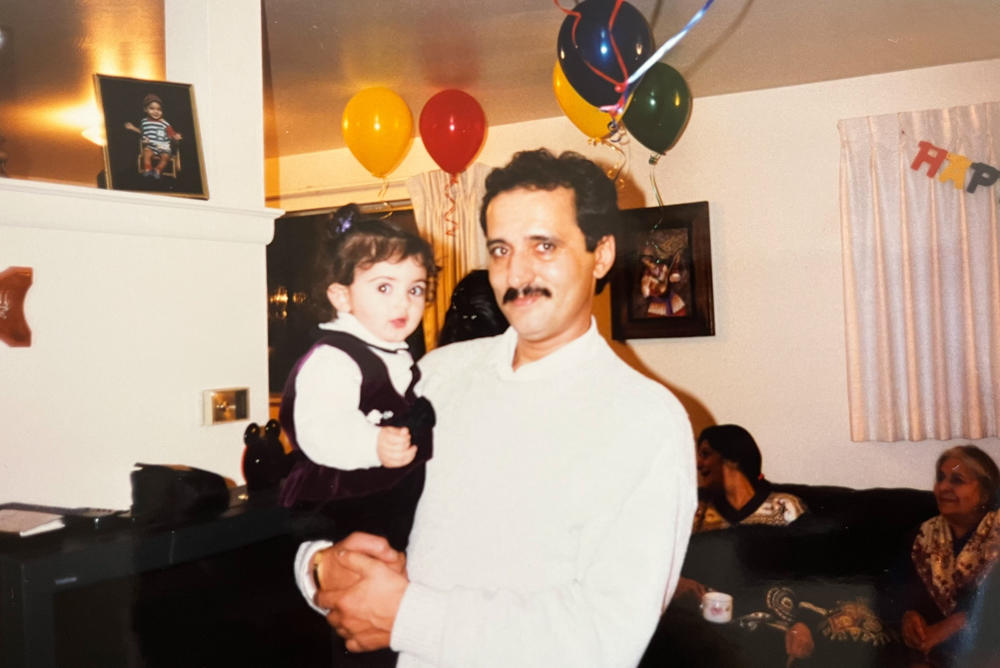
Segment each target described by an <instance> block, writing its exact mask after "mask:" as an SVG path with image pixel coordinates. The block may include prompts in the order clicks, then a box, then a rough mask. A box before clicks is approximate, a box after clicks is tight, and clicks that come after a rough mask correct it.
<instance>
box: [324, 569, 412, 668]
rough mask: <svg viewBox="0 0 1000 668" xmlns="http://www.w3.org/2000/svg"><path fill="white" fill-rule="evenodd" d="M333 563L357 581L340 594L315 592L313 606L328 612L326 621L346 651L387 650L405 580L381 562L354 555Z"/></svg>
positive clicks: (401, 574)
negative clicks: (328, 610) (341, 639)
mask: <svg viewBox="0 0 1000 668" xmlns="http://www.w3.org/2000/svg"><path fill="white" fill-rule="evenodd" d="M337 559H338V560H339V561H340V562H341V564H342V565H343V566H344V567H345V568H347V569H349V570H351V571H353V572H355V573H357V574H358V576H359V579H358V581H357V582H356V583H355V584H354V585H352V586H351V587H349V588H348V589H346V590H344V591H330V592H324V591H321V592H319V593H318V594H316V603H317V604H319V605H321V606H323V607H325V608H329V609H330V614H328V615H327V617H326V619H327V621H328V622H329V623H330V626H332V627H333V628H334V629H335V630H336V631H337V634H338V635H340V636H341V637H342V638H344V640H346V641H347V642H346V643H345V646H346V647H347V649H348V650H350V651H352V652H364V651H368V650H373V649H381V648H383V647H388V646H389V639H390V637H391V635H392V625H393V624H394V623H395V621H396V613H397V612H398V611H399V604H400V602H401V601H402V600H403V594H404V593H405V592H406V587H407V585H409V580H408V579H407V578H406V575H405V574H403V573H400V572H398V571H396V570H395V569H393V568H391V567H390V566H389V565H387V564H385V563H384V562H381V561H378V560H377V559H372V558H371V557H368V556H366V555H363V554H360V553H357V552H345V553H343V554H340V555H338V556H337Z"/></svg>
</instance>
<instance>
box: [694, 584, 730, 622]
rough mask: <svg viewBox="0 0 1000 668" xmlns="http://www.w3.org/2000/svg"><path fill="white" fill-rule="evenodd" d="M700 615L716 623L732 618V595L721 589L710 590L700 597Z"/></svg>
mask: <svg viewBox="0 0 1000 668" xmlns="http://www.w3.org/2000/svg"><path fill="white" fill-rule="evenodd" d="M701 616H702V617H704V618H705V619H707V620H708V621H710V622H715V623H716V624H725V623H726V622H729V621H732V619H733V597H732V596H730V595H729V594H723V593H722V592H721V591H710V592H707V593H706V594H705V595H704V596H702V597H701Z"/></svg>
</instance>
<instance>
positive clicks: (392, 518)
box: [278, 332, 435, 550]
mask: <svg viewBox="0 0 1000 668" xmlns="http://www.w3.org/2000/svg"><path fill="white" fill-rule="evenodd" d="M319 346H332V347H334V348H337V349H339V350H342V351H343V352H344V353H346V354H347V355H348V356H349V357H350V358H351V359H352V360H354V362H355V363H356V364H357V365H358V367H359V368H360V370H361V391H360V393H359V402H358V410H360V411H361V413H362V414H363V415H369V414H371V412H372V411H378V412H379V413H381V414H382V415H383V418H382V420H381V421H380V422H379V426H395V427H401V426H405V427H408V428H409V429H410V439H411V442H413V443H415V444H416V445H417V456H416V458H415V459H414V460H413V462H411V463H410V464H408V465H406V466H403V467H400V468H385V467H383V466H376V467H372V468H367V469H356V470H350V471H346V470H342V469H337V468H333V467H329V466H321V465H319V464H316V463H314V462H312V461H310V460H309V458H308V457H306V456H305V455H304V454H303V453H302V451H301V450H300V449H299V446H298V441H297V439H296V434H295V422H294V420H293V416H294V411H295V381H296V378H298V374H299V370H300V369H301V368H302V365H303V364H304V363H305V361H306V360H307V359H308V358H309V356H310V355H311V354H312V352H313V351H314V350H316V348H317V347H319ZM419 379H420V371H419V369H418V368H417V366H416V364H414V365H413V379H412V380H411V382H410V385H409V387H407V388H406V391H405V392H404V393H403V394H402V395H400V394H399V393H398V392H397V391H396V389H395V388H394V387H393V385H392V381H391V380H390V377H389V370H388V369H387V368H386V366H385V363H384V362H383V361H382V360H381V359H379V357H378V355H376V354H375V353H374V352H372V350H371V347H370V346H369V344H367V343H365V342H364V341H362V340H361V339H359V338H357V337H356V336H354V335H352V334H348V333H346V332H325V333H324V334H323V336H322V337H321V338H320V339H319V340H318V341H317V342H316V343H315V344H314V345H313V347H312V348H311V349H310V350H309V352H307V353H306V354H305V355H304V356H303V357H302V358H301V359H300V360H299V361H298V362H297V363H296V364H295V367H294V368H293V369H292V371H291V373H290V374H289V375H288V380H287V381H286V382H285V390H284V395H283V396H282V400H281V409H280V411H279V413H278V418H279V420H280V422H281V426H282V428H283V429H284V430H285V433H286V434H287V436H288V439H289V442H290V443H291V445H292V447H293V453H292V456H293V457H294V458H295V463H294V464H293V465H292V469H291V471H290V473H289V474H288V477H287V478H286V479H285V481H284V484H283V485H282V488H281V494H280V497H279V498H280V501H281V504H282V505H283V506H286V507H290V508H298V509H312V510H321V511H322V512H323V513H324V514H325V515H327V516H329V517H330V518H331V519H333V521H334V526H335V532H334V533H335V534H336V535H334V536H332V538H333V539H334V540H338V539H339V538H341V537H343V536H346V535H347V534H349V533H351V532H352V531H366V532H368V533H374V534H378V535H382V536H385V537H386V538H388V539H389V542H390V543H391V544H392V546H393V547H394V548H395V549H397V550H403V549H405V547H406V542H407V540H408V537H409V533H410V528H411V526H412V524H413V513H414V511H415V510H416V504H417V500H418V499H419V498H420V493H421V492H422V491H423V485H424V463H425V462H426V461H427V460H428V459H430V458H431V454H432V451H433V440H432V438H433V427H434V422H435V416H434V409H433V407H432V406H431V404H430V402H429V401H427V399H425V398H423V397H417V396H416V394H414V392H413V388H414V386H415V385H416V383H417V381H418V380H419Z"/></svg>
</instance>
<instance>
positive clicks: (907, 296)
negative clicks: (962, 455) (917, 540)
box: [838, 103, 1000, 441]
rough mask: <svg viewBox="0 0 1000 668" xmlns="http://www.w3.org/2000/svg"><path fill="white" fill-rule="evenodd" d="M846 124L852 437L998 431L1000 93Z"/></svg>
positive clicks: (843, 183)
mask: <svg viewBox="0 0 1000 668" xmlns="http://www.w3.org/2000/svg"><path fill="white" fill-rule="evenodd" d="M838 125H839V129H840V136H841V159H840V202H841V230H842V239H843V263H844V310H845V318H846V330H847V372H848V395H849V403H850V419H851V438H852V440H854V441H867V440H878V441H901V440H910V441H919V440H924V439H939V440H947V439H952V438H968V439H981V438H986V437H991V436H997V435H998V414H1000V238H998V237H1000V232H998V227H997V198H998V192H1000V183H998V181H997V177H998V176H1000V170H998V168H997V166H998V165H1000V103H987V104H978V105H973V106H968V107H955V108H951V109H943V110H934V111H921V112H907V113H899V114H888V115H884V116H873V117H868V118H856V119H851V120H845V121H841V122H840V123H839V124H838Z"/></svg>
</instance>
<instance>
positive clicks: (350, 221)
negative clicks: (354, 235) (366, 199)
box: [330, 204, 361, 236]
mask: <svg viewBox="0 0 1000 668" xmlns="http://www.w3.org/2000/svg"><path fill="white" fill-rule="evenodd" d="M360 218H361V210H360V209H359V208H358V205H357V204H345V205H344V206H342V207H340V208H339V209H337V211H336V212H335V213H334V214H333V219H332V220H331V221H330V226H331V229H332V231H333V233H334V235H337V236H339V235H341V234H344V233H345V232H347V231H348V230H349V229H351V227H353V226H354V224H355V223H356V222H357V221H358V220H359V219H360Z"/></svg>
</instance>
